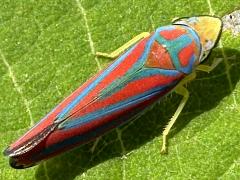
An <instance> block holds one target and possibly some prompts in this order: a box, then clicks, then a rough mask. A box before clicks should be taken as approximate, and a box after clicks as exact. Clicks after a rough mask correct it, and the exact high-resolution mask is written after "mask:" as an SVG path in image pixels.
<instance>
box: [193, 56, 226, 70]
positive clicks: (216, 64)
mask: <svg viewBox="0 0 240 180" xmlns="http://www.w3.org/2000/svg"><path fill="white" fill-rule="evenodd" d="M222 61H223V58H216V59H214V60H213V63H212V64H211V65H210V66H209V65H204V64H200V65H198V66H197V68H196V69H197V70H198V71H204V72H207V73H209V72H211V71H212V70H213V69H215V68H216V67H217V66H218V65H219V64H220V63H221V62H222Z"/></svg>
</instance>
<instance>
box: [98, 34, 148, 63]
mask: <svg viewBox="0 0 240 180" xmlns="http://www.w3.org/2000/svg"><path fill="white" fill-rule="evenodd" d="M149 35H150V33H149V32H143V33H141V34H139V35H137V36H135V37H134V38H133V39H131V40H130V41H128V42H127V43H126V44H124V45H122V46H121V47H119V48H118V49H116V50H115V51H113V52H111V53H102V52H96V55H97V56H103V57H107V58H116V57H118V56H119V55H120V54H121V53H123V52H124V51H125V50H127V49H128V48H129V47H131V46H132V45H134V44H135V43H137V42H138V41H139V40H141V39H143V38H146V37H148V36H149Z"/></svg>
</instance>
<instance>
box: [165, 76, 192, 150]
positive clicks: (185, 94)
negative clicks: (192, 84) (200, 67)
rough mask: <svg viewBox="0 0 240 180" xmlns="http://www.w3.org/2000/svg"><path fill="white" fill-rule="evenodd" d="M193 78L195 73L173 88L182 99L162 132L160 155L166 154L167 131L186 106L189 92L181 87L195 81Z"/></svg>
mask: <svg viewBox="0 0 240 180" xmlns="http://www.w3.org/2000/svg"><path fill="white" fill-rule="evenodd" d="M195 77H196V72H193V73H192V74H190V75H189V76H187V77H186V78H185V79H183V81H182V82H181V83H180V84H179V85H178V86H177V87H176V88H175V92H176V93H177V94H179V95H182V96H183V98H182V100H181V102H180V104H179V106H178V108H177V110H176V112H175V113H174V115H173V116H172V118H171V119H170V121H169V123H168V125H167V126H166V128H165V129H164V131H163V144H162V149H161V153H162V154H164V153H166V152H167V148H166V144H167V135H168V133H169V131H170V130H171V128H172V126H173V124H174V123H175V122H176V120H177V118H178V116H179V115H180V113H181V112H182V110H183V108H184V106H185V105H186V103H187V100H188V98H189V92H188V90H187V89H186V88H185V87H184V86H183V85H184V84H186V83H187V82H189V81H191V80H193V79H195Z"/></svg>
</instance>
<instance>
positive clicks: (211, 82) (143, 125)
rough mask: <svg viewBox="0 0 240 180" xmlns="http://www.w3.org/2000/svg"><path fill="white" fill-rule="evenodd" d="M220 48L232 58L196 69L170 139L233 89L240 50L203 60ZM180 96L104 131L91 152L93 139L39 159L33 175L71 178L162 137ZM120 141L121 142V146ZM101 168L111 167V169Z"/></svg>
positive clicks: (175, 96) (228, 50) (228, 51)
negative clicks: (209, 69)
mask: <svg viewBox="0 0 240 180" xmlns="http://www.w3.org/2000/svg"><path fill="white" fill-rule="evenodd" d="M222 50H223V51H224V54H225V55H226V56H227V57H231V56H235V59H229V60H227V61H224V62H222V63H221V64H220V65H218V66H217V68H216V69H214V70H213V71H212V72H211V73H209V74H207V73H204V72H199V73H197V79H196V80H195V81H193V82H191V83H190V84H189V85H187V88H188V89H189V91H190V98H189V101H188V103H187V105H186V107H185V108H184V110H183V112H182V115H180V117H179V118H178V119H177V122H176V123H175V124H174V128H173V129H172V131H171V133H170V135H169V136H168V139H170V140H171V137H174V136H175V135H176V134H177V133H178V132H180V131H181V129H183V128H184V127H185V126H186V125H187V124H188V123H189V122H190V121H191V120H192V119H194V117H197V116H199V115H200V114H201V113H204V112H207V111H209V110H211V109H213V108H215V107H216V106H217V105H218V104H219V102H221V100H222V99H223V98H224V97H226V96H228V95H229V94H231V92H232V91H233V90H234V88H235V86H236V84H237V82H238V81H239V78H240V73H239V72H240V63H239V62H240V61H239V60H240V52H239V51H237V50H234V49H229V48H224V49H216V50H215V51H214V52H213V53H212V55H211V56H210V58H209V60H207V62H206V63H207V64H209V62H211V60H212V59H213V58H215V57H217V58H219V57H223V51H222ZM226 62H227V63H228V67H229V69H228V70H227V69H226V67H227V66H226ZM180 100H181V97H179V96H177V95H175V94H174V93H173V94H172V95H169V96H167V97H166V98H163V99H162V100H161V101H160V103H159V104H156V105H155V106H154V107H153V108H152V109H151V110H149V111H147V112H146V113H145V114H144V115H143V116H141V117H140V118H138V119H136V120H135V121H133V122H130V123H127V124H125V125H123V126H121V127H120V128H118V131H116V130H113V131H111V132H110V133H107V134H106V135H104V136H103V137H102V138H101V139H100V141H99V142H98V144H97V146H96V147H95V150H94V151H93V152H92V151H91V150H92V148H93V145H94V142H91V143H89V144H86V145H83V146H80V147H79V148H76V149H74V150H72V151H70V152H67V153H64V154H63V155H60V156H58V157H55V158H53V159H50V160H48V161H46V162H43V163H41V164H40V165H39V166H38V167H37V170H36V174H35V177H36V179H38V180H41V179H46V175H47V176H48V179H65V180H72V179H74V178H75V177H76V176H79V175H81V174H83V173H84V172H85V171H87V170H88V169H90V168H92V167H94V166H96V165H98V164H101V163H103V162H105V161H107V160H110V159H112V158H115V157H119V158H121V157H122V156H123V154H127V153H129V152H131V151H133V150H134V149H138V148H139V147H141V146H142V145H144V144H146V143H147V142H150V141H151V140H152V139H153V138H155V137H158V138H159V137H161V133H162V131H163V128H164V126H165V125H166V124H167V122H168V121H169V119H170V118H171V116H172V115H173V113H174V112H175V110H176V109H177V106H178V104H179V102H180ZM206 121H208V122H207V124H209V123H211V121H212V120H211V119H208V120H207V119H206ZM117 132H121V140H119V139H120V138H119V133H117ZM159 139H160V138H159ZM121 143H122V144H123V145H124V149H123V148H122V147H123V146H121ZM160 148H161V142H160V141H159V156H160ZM169 153H171V147H169ZM104 171H111V169H105V170H104Z"/></svg>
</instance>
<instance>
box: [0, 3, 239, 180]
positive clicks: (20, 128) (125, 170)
mask: <svg viewBox="0 0 240 180" xmlns="http://www.w3.org/2000/svg"><path fill="white" fill-rule="evenodd" d="M237 6H239V2H238V1H230V0H227V1H224V3H223V1H221V0H206V1H184V2H183V1H182V0H162V1H157V0H155V1H153V0H152V1H149V0H135V1H132V0H126V1H121V0H105V1H103V0H102V1H98V0H91V1H90V0H83V1H81V0H76V1H64V0H53V1H47V0H42V1H34V0H30V1H27V0H16V1H10V0H1V2H0V87H1V93H0V123H1V126H0V141H1V143H0V150H1V151H3V150H4V149H5V148H6V147H7V146H8V145H9V144H10V143H11V142H13V141H14V140H16V139H17V138H19V137H20V136H21V135H22V134H23V133H24V132H26V130H27V129H29V128H30V127H31V126H32V125H33V124H34V123H35V122H37V121H38V120H39V119H41V117H43V116H44V115H45V114H46V113H48V112H49V111H50V110H51V109H52V108H53V107H54V106H55V105H56V104H57V103H58V102H60V101H61V100H62V99H63V98H64V97H66V96H67V95H68V94H70V93H71V92H72V91H73V90H74V89H76V88H77V87H78V86H79V85H81V84H82V83H83V82H84V81H85V80H87V79H88V78H89V77H90V76H92V75H93V74H95V73H96V72H97V71H98V70H99V68H100V67H101V68H103V67H106V65H107V64H109V63H110V60H108V59H104V58H96V57H95V56H94V52H95V51H106V52H110V51H113V50H115V49H116V48H118V47H119V46H121V45H122V44H123V43H124V42H126V41H128V40H129V39H131V38H132V37H134V36H135V35H137V34H139V33H140V32H143V31H153V30H154V29H155V28H157V27H158V26H162V25H166V24H170V23H171V20H172V19H173V18H174V17H182V16H193V15H201V14H211V13H214V14H215V15H218V16H223V15H225V14H227V13H229V12H231V11H233V10H235V9H236V7H237ZM239 39H240V37H239V36H238V37H234V36H232V35H231V33H230V32H227V33H224V34H223V36H222V38H221V42H220V45H221V46H222V47H220V48H217V49H215V50H214V52H213V54H212V55H211V57H210V61H211V59H213V58H214V57H223V58H224V61H223V63H222V64H221V65H219V66H218V67H217V68H216V69H215V70H214V71H213V72H211V73H209V74H206V73H198V77H197V79H196V80H195V81H193V82H192V83H190V84H189V85H188V89H189V90H190V92H191V97H190V100H189V102H188V104H187V106H186V107H185V108H184V111H183V113H182V114H181V116H180V117H179V118H178V120H177V123H176V124H175V125H174V128H173V129H172V131H171V134H170V135H169V145H168V148H169V149H168V150H169V153H168V155H160V148H161V145H162V135H161V133H162V130H163V127H164V126H165V125H166V124H167V122H168V120H169V119H170V118H171V116H172V115H173V113H174V111H175V110H176V108H177V106H178V103H179V102H180V97H179V96H177V95H174V94H173V95H171V96H168V97H166V98H164V99H163V100H162V101H161V102H160V104H158V105H156V106H155V107H154V108H153V109H151V110H150V111H148V112H147V113H146V114H145V115H143V116H142V117H141V118H139V119H137V120H136V121H134V122H132V123H129V124H126V125H124V126H122V127H120V128H118V129H117V130H114V131H112V132H110V133H108V134H107V135H104V136H103V137H102V138H101V139H100V140H99V143H98V144H97V146H96V147H95V150H94V152H93V153H92V152H91V151H90V150H91V148H92V147H93V145H94V143H89V144H87V145H84V146H82V147H79V148H77V149H74V150H73V151H70V152H67V153H65V154H63V155H61V156H58V157H56V158H53V159H50V160H48V161H45V162H43V163H41V164H40V165H38V166H36V167H33V168H29V169H26V170H14V169H12V168H11V167H10V166H9V165H8V158H7V157H3V156H2V155H1V158H0V179H166V178H169V179H216V178H220V179H239V178H240V156H239V155H240V146H239V145H240V143H239V142H240V141H239V137H240V105H239V104H240V83H239V78H240V73H239V72H240V61H239V60H240V52H239V51H240V40H239ZM233 55H235V57H236V58H235V60H229V59H227V57H231V56H233ZM210 61H208V62H206V63H209V62H210Z"/></svg>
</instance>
